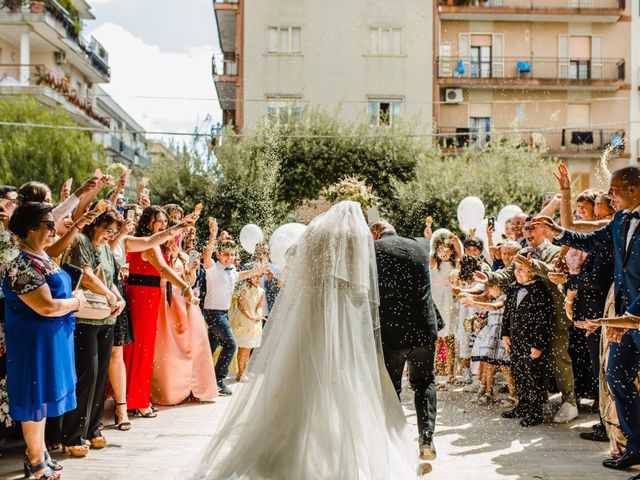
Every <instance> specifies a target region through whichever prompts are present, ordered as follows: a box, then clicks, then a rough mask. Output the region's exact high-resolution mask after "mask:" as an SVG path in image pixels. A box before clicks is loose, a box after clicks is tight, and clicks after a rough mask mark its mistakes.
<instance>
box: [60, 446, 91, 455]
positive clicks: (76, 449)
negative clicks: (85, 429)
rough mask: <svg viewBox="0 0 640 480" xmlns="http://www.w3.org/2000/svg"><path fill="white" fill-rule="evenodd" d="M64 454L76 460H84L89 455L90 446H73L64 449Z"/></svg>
mask: <svg viewBox="0 0 640 480" xmlns="http://www.w3.org/2000/svg"><path fill="white" fill-rule="evenodd" d="M62 451H63V452H64V453H68V454H69V455H71V456H72V457H75V458H84V457H86V456H87V455H88V454H89V446H88V445H71V446H70V447H62Z"/></svg>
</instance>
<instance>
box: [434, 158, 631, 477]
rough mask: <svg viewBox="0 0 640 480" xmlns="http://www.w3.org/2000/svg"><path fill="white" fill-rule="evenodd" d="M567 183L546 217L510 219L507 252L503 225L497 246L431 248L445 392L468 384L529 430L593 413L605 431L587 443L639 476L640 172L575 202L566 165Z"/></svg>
mask: <svg viewBox="0 0 640 480" xmlns="http://www.w3.org/2000/svg"><path fill="white" fill-rule="evenodd" d="M555 177H556V179H557V181H558V183H559V190H560V193H558V194H557V195H556V196H555V197H554V198H552V199H551V200H550V201H549V200H547V201H545V202H544V203H543V208H542V211H541V212H537V213H535V214H531V215H528V214H525V213H522V214H518V215H515V216H514V217H513V218H511V219H508V220H507V221H506V222H505V226H504V232H505V234H504V236H505V237H506V238H504V239H503V240H502V241H501V242H500V243H499V244H497V245H494V244H493V237H494V235H493V234H494V228H495V227H494V225H493V222H492V219H490V220H489V222H488V226H487V231H486V235H484V237H485V238H487V239H488V242H487V243H488V244H487V245H484V243H483V241H482V240H480V239H478V238H475V237H473V236H471V237H468V238H466V239H465V240H464V241H460V240H459V239H458V237H457V236H456V235H454V234H452V233H444V234H440V235H438V236H437V237H435V238H431V241H432V246H433V248H432V258H431V265H430V266H431V278H432V288H433V299H434V303H435V304H436V306H437V308H438V310H439V312H440V314H441V316H442V317H443V320H444V323H445V327H444V328H443V329H441V330H440V332H439V338H438V341H437V344H436V370H437V373H439V374H440V375H442V376H446V381H442V382H440V383H439V384H438V388H439V389H442V390H444V389H447V388H450V387H451V386H454V385H458V386H463V391H465V392H473V393H475V397H474V399H473V401H474V402H476V403H478V404H480V405H487V404H491V403H494V402H497V401H500V403H502V404H503V405H505V406H507V407H508V408H507V409H505V411H504V412H503V413H502V417H504V418H508V419H514V420H518V421H519V423H520V425H521V426H522V427H530V426H534V425H539V424H541V423H543V422H544V421H545V419H547V418H548V419H549V420H550V421H552V422H554V423H568V422H570V421H572V420H574V419H575V418H576V417H577V416H578V414H579V410H578V407H581V405H588V404H589V405H592V407H591V408H593V409H595V410H596V411H598V412H599V413H600V421H599V422H598V423H597V424H596V425H595V426H594V428H593V430H592V431H589V432H582V433H581V434H580V437H581V438H583V439H585V440H590V441H600V442H609V443H610V447H611V451H610V453H611V455H610V457H609V458H607V459H605V460H604V461H603V465H604V466H605V467H608V468H613V469H627V468H630V467H632V466H634V465H640V395H639V386H640V330H638V327H640V241H637V237H638V235H639V234H640V226H639V225H640V169H639V168H638V167H635V166H634V167H627V168H623V169H621V170H618V171H616V172H614V173H613V175H612V178H611V185H610V188H609V190H608V192H603V191H594V190H587V191H584V192H581V193H580V194H579V195H578V196H577V199H576V202H575V203H572V196H571V181H570V177H569V173H568V171H567V169H566V167H565V166H564V165H559V167H558V171H557V172H556V174H555ZM558 211H559V212H558ZM558 217H559V223H560V225H558V224H557V223H556V221H554V218H558ZM429 232H430V229H427V236H429ZM602 319H605V320H604V321H603V320H602ZM456 369H457V372H458V373H460V374H461V375H459V376H456V375H455V373H456ZM498 371H500V372H501V373H502V376H503V379H504V386H503V387H502V389H503V391H504V393H506V394H507V395H506V397H503V398H501V399H498V393H499V392H500V388H496V387H495V385H496V375H497V372H498ZM556 392H557V393H559V401H558V402H554V401H550V395H549V394H550V393H552V394H553V393H556ZM551 397H553V398H554V399H555V397H554V396H553V395H551ZM582 400H592V401H593V402H586V401H585V402H582ZM634 478H636V479H638V478H640V476H636V477H634Z"/></svg>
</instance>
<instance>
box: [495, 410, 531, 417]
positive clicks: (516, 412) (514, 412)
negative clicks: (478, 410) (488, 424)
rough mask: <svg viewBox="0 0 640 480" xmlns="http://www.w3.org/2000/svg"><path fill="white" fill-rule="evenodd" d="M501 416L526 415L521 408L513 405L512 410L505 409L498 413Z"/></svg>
mask: <svg viewBox="0 0 640 480" xmlns="http://www.w3.org/2000/svg"><path fill="white" fill-rule="evenodd" d="M500 416H501V417H502V418H523V417H526V415H525V413H524V412H523V411H522V409H521V408H519V407H515V408H514V409H512V410H507V411H506V412H502V413H501V414H500Z"/></svg>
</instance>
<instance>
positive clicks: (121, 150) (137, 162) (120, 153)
mask: <svg viewBox="0 0 640 480" xmlns="http://www.w3.org/2000/svg"><path fill="white" fill-rule="evenodd" d="M105 147H106V149H107V150H108V151H109V152H111V153H113V154H114V156H115V157H117V160H118V161H120V162H122V163H125V164H128V165H131V166H138V167H145V166H146V165H147V164H148V163H149V160H148V159H147V157H146V156H145V155H143V154H142V152H141V150H140V148H138V147H136V148H134V147H131V146H129V145H128V144H127V143H126V142H124V141H122V140H120V138H119V137H117V136H116V135H110V136H109V139H108V140H107V142H106V145H105Z"/></svg>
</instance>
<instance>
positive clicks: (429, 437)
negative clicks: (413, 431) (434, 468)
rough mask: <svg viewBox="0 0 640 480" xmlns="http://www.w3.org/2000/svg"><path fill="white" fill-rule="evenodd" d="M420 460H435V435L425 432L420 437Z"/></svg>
mask: <svg viewBox="0 0 640 480" xmlns="http://www.w3.org/2000/svg"><path fill="white" fill-rule="evenodd" d="M419 444H420V460H435V458H436V447H434V446H433V433H431V432H428V431H427V432H424V433H423V434H422V435H420V440H419Z"/></svg>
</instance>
